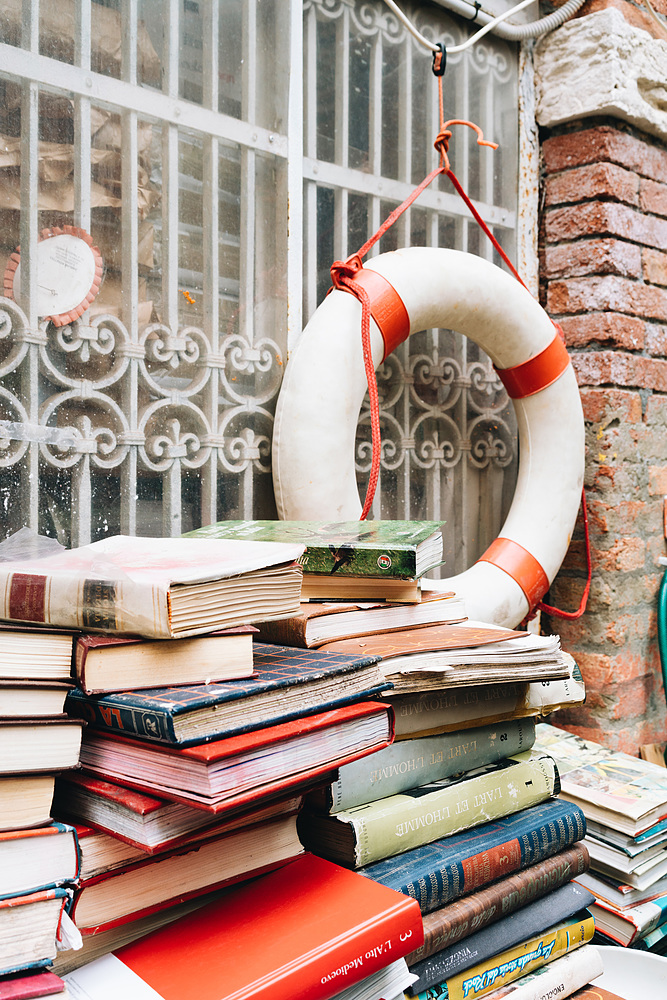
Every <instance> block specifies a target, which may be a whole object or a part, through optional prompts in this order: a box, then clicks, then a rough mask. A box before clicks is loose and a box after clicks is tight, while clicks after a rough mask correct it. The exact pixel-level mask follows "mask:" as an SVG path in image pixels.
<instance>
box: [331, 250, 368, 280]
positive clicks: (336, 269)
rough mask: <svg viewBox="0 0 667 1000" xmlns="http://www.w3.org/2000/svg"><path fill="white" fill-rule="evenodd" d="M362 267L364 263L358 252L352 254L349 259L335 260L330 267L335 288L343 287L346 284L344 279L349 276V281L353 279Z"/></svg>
mask: <svg viewBox="0 0 667 1000" xmlns="http://www.w3.org/2000/svg"><path fill="white" fill-rule="evenodd" d="M362 267H363V264H362V262H361V257H360V256H359V254H358V253H353V254H350V256H349V257H348V258H347V260H335V261H334V262H333V264H332V265H331V268H330V270H331V281H332V282H333V286H334V288H343V287H344V286H345V281H344V280H343V279H344V278H347V280H348V281H351V280H352V278H354V276H355V274H356V273H357V271H360V270H361V269H362Z"/></svg>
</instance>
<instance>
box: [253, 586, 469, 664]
mask: <svg viewBox="0 0 667 1000" xmlns="http://www.w3.org/2000/svg"><path fill="white" fill-rule="evenodd" d="M465 617H466V613H465V604H464V602H463V600H462V599H461V598H458V597H456V596H455V594H454V593H453V592H451V593H440V592H439V591H435V590H433V591H430V590H427V589H424V588H423V587H422V591H421V601H420V602H419V603H417V604H381V603H378V602H375V603H363V604H362V603H357V604H354V603H346V602H340V601H339V602H337V603H336V602H326V601H322V602H319V603H318V602H315V601H310V602H306V603H303V604H302V605H301V607H300V609H299V613H298V615H294V616H293V617H291V618H283V619H281V620H280V621H271V622H262V623H261V624H260V625H259V636H260V638H261V639H262V641H263V642H275V643H277V644H278V645H279V646H299V647H300V648H302V649H315V648H317V647H318V646H322V645H323V644H324V643H325V642H335V641H336V640H337V639H351V638H353V637H354V636H358V635H370V634H371V633H373V632H383V633H384V632H395V631H397V630H398V629H406V628H421V627H423V626H424V625H443V624H448V623H452V622H461V621H463V620H464V619H465Z"/></svg>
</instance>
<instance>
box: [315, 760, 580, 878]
mask: <svg viewBox="0 0 667 1000" xmlns="http://www.w3.org/2000/svg"><path fill="white" fill-rule="evenodd" d="M559 791H560V781H559V778H558V770H557V768H556V765H555V763H554V761H553V759H552V758H551V757H549V756H548V755H547V754H545V753H535V752H531V751H527V752H525V753H520V754H515V755H513V756H511V757H506V758H504V759H502V760H499V761H496V762H495V763H492V764H487V765H485V766H484V767H479V768H477V769H475V770H474V771H467V772H465V773H464V774H462V775H459V776H458V777H452V778H445V779H443V780H442V781H434V782H431V783H429V784H428V785H421V786H419V787H417V788H412V789H409V790H408V791H405V792H402V793H401V794H398V795H390V796H388V797H387V798H383V799H378V800H377V801H375V802H367V803H365V804H364V805H360V806H354V807H352V808H350V809H345V810H342V811H341V812H337V813H331V814H327V813H324V812H320V811H319V809H317V808H312V806H310V807H307V808H306V809H304V810H303V811H302V813H301V815H300V817H299V836H300V838H301V842H302V843H303V845H304V847H306V849H307V850H309V851H312V852H313V854H319V855H321V856H322V857H324V858H328V859H329V860H330V861H336V862H338V864H341V865H344V866H345V867H346V868H361V867H362V866H363V865H369V864H372V863H373V862H374V861H380V860H381V859H383V858H389V857H392V856H393V855H395V854H402V853H403V852H404V851H409V850H411V849H412V848H414V847H420V846H421V845H422V844H429V843H431V842H432V841H434V840H438V839H440V838H442V837H450V836H452V835H453V834H455V833H459V832H460V831H461V830H468V829H470V828H471V827H475V826H478V825H479V824H480V823H487V822H489V821H491V820H495V819H500V818H501V817H503V816H509V815H510V814H511V813H514V812H518V811H519V810H520V809H527V808H528V807H529V806H533V805H537V804H538V803H540V802H544V801H545V800H546V799H548V798H551V797H552V796H554V795H557V794H558V792H559Z"/></svg>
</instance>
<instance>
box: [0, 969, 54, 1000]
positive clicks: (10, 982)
mask: <svg viewBox="0 0 667 1000" xmlns="http://www.w3.org/2000/svg"><path fill="white" fill-rule="evenodd" d="M64 989H65V983H64V982H63V980H62V979H61V978H60V976H56V974H55V973H54V972H49V971H48V969H40V970H39V971H38V972H32V971H30V972H17V973H16V975H14V976H3V977H2V978H1V979H0V1000H32V998H33V997H46V996H50V995H51V994H52V993H62V992H63V990H64Z"/></svg>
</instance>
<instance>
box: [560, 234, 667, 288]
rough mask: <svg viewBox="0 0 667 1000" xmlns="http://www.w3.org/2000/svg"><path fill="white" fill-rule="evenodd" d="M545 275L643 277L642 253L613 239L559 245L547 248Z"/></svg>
mask: <svg viewBox="0 0 667 1000" xmlns="http://www.w3.org/2000/svg"><path fill="white" fill-rule="evenodd" d="M654 252H655V251H654ZM542 272H543V276H544V277H545V278H546V279H547V280H552V279H553V278H571V277H575V276H576V275H581V274H620V275H622V276H623V277H626V278H641V276H642V251H641V249H640V247H638V246H637V245H636V244H635V243H626V242H623V241H621V240H613V239H606V240H582V241H581V242H579V243H559V244H557V245H555V246H547V247H546V248H545V250H544V255H543V264H542ZM665 284H667V282H665Z"/></svg>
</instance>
